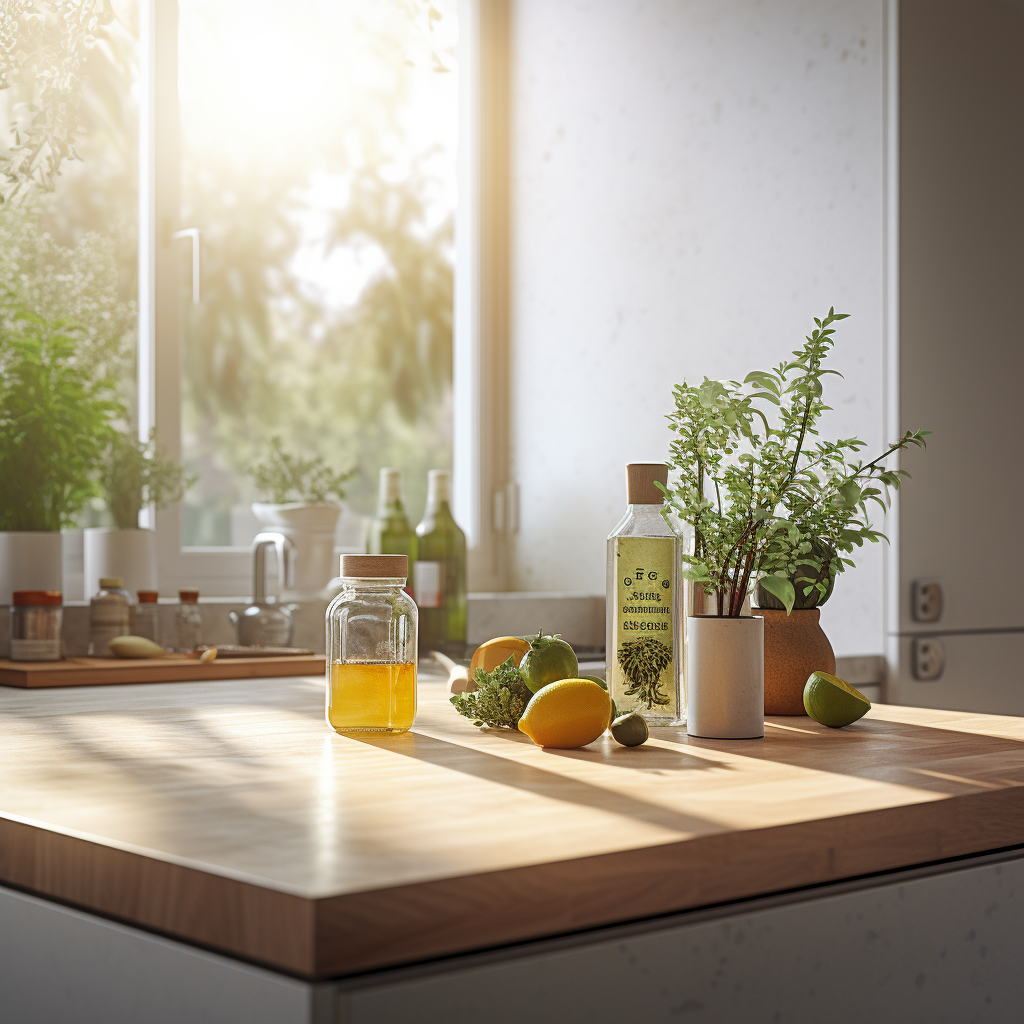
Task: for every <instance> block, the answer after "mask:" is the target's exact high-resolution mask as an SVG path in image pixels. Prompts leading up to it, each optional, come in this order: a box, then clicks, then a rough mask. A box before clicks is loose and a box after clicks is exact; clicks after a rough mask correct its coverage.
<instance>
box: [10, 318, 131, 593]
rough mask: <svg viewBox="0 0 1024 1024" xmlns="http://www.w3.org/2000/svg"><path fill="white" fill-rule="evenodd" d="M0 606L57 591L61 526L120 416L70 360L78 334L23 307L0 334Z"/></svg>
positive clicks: (99, 383)
mask: <svg viewBox="0 0 1024 1024" xmlns="http://www.w3.org/2000/svg"><path fill="white" fill-rule="evenodd" d="M0 330H2V333H0V481H3V485H2V486H0V603H2V604H10V603H11V593H12V591H14V590H60V589H61V535H60V530H61V528H62V527H66V526H73V525H74V519H75V516H76V515H77V514H78V513H79V512H80V510H81V508H82V506H83V505H84V504H85V502H86V501H87V500H88V499H89V498H90V497H92V496H93V495H94V494H95V492H96V484H95V475H96V469H97V466H98V465H99V462H100V459H101V458H102V455H103V450H104V448H105V447H106V445H107V444H108V442H109V439H110V437H111V435H112V433H113V430H112V428H111V425H110V421H111V419H112V418H113V417H114V416H115V415H117V414H118V413H120V412H121V406H120V405H119V403H118V402H117V401H115V399H114V386H113V383H112V382H111V381H110V380H108V379H106V378H104V379H100V380H96V381H94V380H91V379H90V377H89V375H88V374H87V373H86V372H85V371H84V370H83V369H82V368H81V367H80V366H79V365H78V363H77V362H76V360H75V356H76V350H77V348H78V341H79V339H78V328H77V326H76V325H75V324H74V323H73V322H71V321H69V320H59V321H55V322H53V323H51V322H49V321H47V320H46V319H44V318H43V317H41V316H38V315H37V314H35V313H31V312H28V311H26V310H23V309H17V310H15V311H14V313H13V316H11V317H10V319H9V320H8V321H7V326H6V327H4V328H2V329H0Z"/></svg>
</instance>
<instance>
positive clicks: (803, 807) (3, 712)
mask: <svg viewBox="0 0 1024 1024" xmlns="http://www.w3.org/2000/svg"><path fill="white" fill-rule="evenodd" d="M420 696H421V707H420V713H419V716H418V719H417V725H416V727H415V728H414V730H413V731H412V732H411V733H408V734H405V735H402V736H384V735H381V736H372V735H370V736H364V737H363V738H361V739H357V738H353V737H342V736H338V735H335V734H334V733H333V732H331V731H329V730H328V728H327V727H326V725H325V724H324V720H323V684H322V681H321V680H320V679H302V678H291V679H284V678H279V679H259V680H245V681H229V682H209V683H204V684H202V685H201V686H200V685H189V684H177V685H174V686H161V685H149V686H139V687H117V688H108V689H95V690H85V689H82V690H38V691H34V692H26V691H17V690H9V691H6V692H2V693H0V735H2V736H3V742H2V743H0V778H2V779H3V781H4V784H3V786H2V787H0V881H3V882H5V883H7V884H12V885H16V886H18V887H20V888H23V889H26V890H28V891H32V892H36V893H40V894H42V895H45V896H49V897H52V898H56V899H59V900H62V901H65V902H67V903H70V904H73V905H76V906H80V907H84V908H87V909H90V910H93V911H95V912H98V913H101V914H105V915H109V916H111V917H114V918H117V919H119V920H124V921H128V922H132V923H135V924H138V925H140V926H142V927H145V928H150V929H153V930H155V931H160V932H163V933H166V934H169V935H173V936H177V937H180V938H183V939H186V940H188V941H191V942H195V943H198V944H201V945H203V946H207V947H210V948H214V949H219V950H223V951H225V952H228V953H231V954H233V955H236V956H240V957H244V958H246V959H249V960H253V961H256V962H260V963H266V964H269V965H271V966H275V967H278V968H281V969H284V970H288V971H290V972H293V973H296V974H301V975H305V976H308V977H329V976H338V975H343V974H350V973H356V972H360V971H366V970H370V969H374V968H378V967H382V966H386V965H391V964H397V963H403V962H410V961H415V960H420V959H427V958H431V957H437V956H442V955H447V954H451V953H455V952H459V951H465V950H471V949H479V948H484V947H487V946H493V945H498V944H501V943H506V942H514V941H520V940H524V939H530V938H537V937H541V936H545V935H553V934H558V933H561V932H567V931H574V930H579V929H584V928H590V927H594V926H596V925H601V924H610V923H615V922H620V921H626V920H631V919H635V918H641V917H645V916H650V915H653V914H660V913H667V912H671V911H677V910H684V909H687V908H692V907H700V906H706V905H709V904H715V903H721V902H724V901H729V900H734V899H739V898H742V897H746V896H755V895H761V894H765V893H771V892H779V891H784V890H787V889H793V888H800V887H804V886H807V885H812V884H815V883H819V882H828V881H834V880H837V879H842V878H849V877H853V876H856V875H861V874H865V873H871V872H877V871H885V870H890V869H894V868H899V867H906V866H910V865H914V864H921V863H926V862H929V861H935V860H942V859H944V858H948V857H952V856H957V855H962V854H970V853H978V852H983V851H987V850H993V849H998V848H1001V847H1006V846H1011V845H1016V844H1020V843H1024V721H1022V720H1020V719H1015V718H999V717H995V716H984V715H971V714H963V713H955V712H944V711H925V710H920V709H907V708H893V707H879V708H875V709H873V710H872V711H871V712H870V713H869V715H868V716H867V717H866V718H865V719H863V720H862V721H861V722H859V723H857V724H856V725H855V726H853V727H851V728H849V729H846V730H841V731H835V730H825V729H822V728H819V727H818V726H816V725H815V724H814V723H812V722H810V721H809V720H808V719H800V718H783V719H775V720H769V722H768V725H767V728H766V735H765V738H764V739H763V740H747V741H742V740H733V741H713V740H697V739H688V738H687V736H686V734H685V730H683V729H659V730H654V735H653V738H652V740H651V741H650V742H649V743H648V744H646V745H645V746H643V747H639V748H631V749H627V748H624V747H618V746H617V745H616V744H614V742H613V741H611V740H610V738H608V737H604V738H602V739H601V740H599V741H597V742H596V743H594V744H592V745H591V746H590V747H587V748H585V749H583V750H575V751H548V750H542V749H540V748H538V747H535V746H533V744H532V743H530V742H529V741H528V740H527V739H526V738H525V737H523V736H521V735H519V734H498V733H489V732H486V731H482V730H478V729H475V728H474V727H473V726H472V724H471V723H470V722H468V721H467V720H465V719H463V718H460V717H459V716H458V715H456V714H455V712H454V710H453V709H452V708H451V707H450V706H449V705H448V703H447V701H446V699H445V695H444V693H443V682H442V681H441V680H440V679H439V678H437V677H431V678H429V679H421V685H420Z"/></svg>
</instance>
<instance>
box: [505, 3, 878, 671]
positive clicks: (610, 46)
mask: <svg viewBox="0 0 1024 1024" xmlns="http://www.w3.org/2000/svg"><path fill="white" fill-rule="evenodd" d="M882 51H883V0H847V2H831V3H828V2H821V0H816V2H813V3H811V2H807V3H798V2H796V0H772V2H771V3H767V2H766V3H759V2H755V0H603V2H583V0H557V2H552V0H514V2H513V38H512V54H513V57H512V73H513V84H512V96H513V100H512V140H511V147H510V148H511V152H512V161H513V166H512V183H513V184H512V193H513V194H512V247H513V261H512V268H513V270H512V321H513V322H512V366H511V382H510V385H511V392H512V406H511V409H512V425H511V430H512V447H513V470H514V474H513V478H514V479H516V480H517V481H518V483H519V485H520V532H519V534H518V537H517V541H516V543H517V551H516V557H515V558H514V560H513V561H514V564H515V565H516V567H517V568H516V571H517V577H518V578H517V579H515V580H514V582H513V586H514V587H515V588H516V589H521V590H533V591H545V590H560V591H565V590H571V591H584V592H590V593H600V592H603V590H604V539H605V537H606V535H607V533H608V531H609V530H610V528H611V527H612V526H613V525H614V524H615V522H616V520H617V519H618V518H619V516H620V515H621V512H622V510H623V507H624V502H625V495H624V471H623V466H624V464H625V463H626V462H627V461H646V460H661V459H664V458H665V457H666V456H667V449H668V438H669V432H668V430H667V428H666V425H665V419H664V417H665V415H666V413H668V412H669V410H670V407H671V388H672V385H673V384H674V383H676V382H678V381H680V380H682V379H683V377H686V378H688V379H691V380H694V379H700V378H701V377H702V376H704V375H707V376H709V377H716V378H717V377H739V378H742V376H743V375H745V373H746V371H747V370H749V369H752V368H755V367H761V366H765V365H768V364H771V363H774V362H777V361H778V360H779V359H781V358H783V357H784V356H785V355H786V354H787V353H788V352H789V351H790V350H791V349H792V348H794V347H796V345H797V344H799V343H800V341H801V340H802V336H803V335H804V334H805V333H806V331H807V329H808V326H809V325H810V322H811V317H812V316H815V315H818V316H820V315H822V314H823V313H824V312H825V311H827V309H828V307H829V305H830V304H835V306H836V308H837V309H838V310H840V311H842V312H847V313H850V314H853V315H852V317H851V319H850V320H848V321H845V322H844V325H843V329H842V332H841V334H840V348H839V351H838V352H837V354H836V355H835V358H834V366H835V367H836V368H837V369H839V370H841V371H842V372H843V373H844V375H845V380H844V381H837V383H836V384H835V385H833V389H832V391H831V392H830V398H831V404H832V405H833V406H834V407H835V412H834V413H833V414H832V415H831V416H830V418H829V422H828V425H827V430H828V432H829V433H832V434H838V435H842V436H850V435H852V434H858V435H859V436H861V437H862V438H864V439H865V440H867V441H868V442H869V443H870V446H871V449H872V450H874V449H876V448H878V447H879V446H880V445H881V444H882V441H883V437H882V407H883V402H882V394H883V388H882V325H883V310H882V252H883V152H882V149H883V122H882V117H883V77H882V76H883V52H882ZM833 380H835V378H833ZM881 566H882V556H881V551H880V550H879V549H878V548H875V549H873V550H871V551H869V552H866V553H864V554H862V555H861V556H860V558H859V566H858V568H857V570H856V571H855V572H851V573H850V574H849V575H848V576H846V577H845V578H843V579H842V581H841V582H840V584H839V585H838V586H837V588H836V594H835V596H834V597H833V599H832V601H831V602H830V603H829V604H828V605H827V606H826V608H825V609H824V610H823V613H822V620H823V624H824V625H825V629H826V631H827V632H828V634H829V636H830V638H831V639H832V642H833V646H834V647H835V649H836V653H837V654H839V655H848V654H865V653H879V652H881V651H882V650H883V639H882V636H883V621H882V607H881V601H882V580H881V573H882V569H881Z"/></svg>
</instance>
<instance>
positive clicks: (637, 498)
mask: <svg viewBox="0 0 1024 1024" xmlns="http://www.w3.org/2000/svg"><path fill="white" fill-rule="evenodd" d="M656 481H657V482H658V483H662V484H664V483H667V482H668V466H666V465H665V463H664V462H627V463H626V502H627V503H628V504H630V505H661V504H662V503H663V502H664V501H665V495H664V494H662V493H661V491H659V490H658V488H657V487H656V486H655V482H656Z"/></svg>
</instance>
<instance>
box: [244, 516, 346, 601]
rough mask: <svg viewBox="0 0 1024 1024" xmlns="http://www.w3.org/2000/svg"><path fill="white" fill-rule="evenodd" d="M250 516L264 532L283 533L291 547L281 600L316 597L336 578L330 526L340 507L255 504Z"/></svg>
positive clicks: (336, 518) (333, 524)
mask: <svg viewBox="0 0 1024 1024" xmlns="http://www.w3.org/2000/svg"><path fill="white" fill-rule="evenodd" d="M252 511H253V515H255V516H256V518H257V519H258V520H259V521H260V523H261V524H262V525H263V526H265V527H266V528H267V529H270V530H274V531H276V532H277V533H283V534H284V535H285V536H286V537H287V538H288V539H289V540H290V541H291V542H292V547H293V559H292V572H293V576H292V581H291V586H290V587H289V588H288V589H287V590H286V591H285V593H284V594H283V595H282V597H285V598H287V599H288V600H298V599H308V598H312V597H317V596H320V595H321V594H322V593H323V591H324V588H325V587H326V586H327V584H328V583H330V581H331V580H332V579H333V578H334V577H335V576H337V575H338V573H337V569H338V566H337V564H336V563H335V561H334V527H335V526H336V525H337V522H338V516H339V515H340V514H341V508H340V506H338V505H335V504H333V503H331V502H322V503H320V504H317V505H304V504H302V503H301V502H293V503H291V504H288V505H270V504H264V503H261V502H256V503H255V504H254V505H253V507H252Z"/></svg>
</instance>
